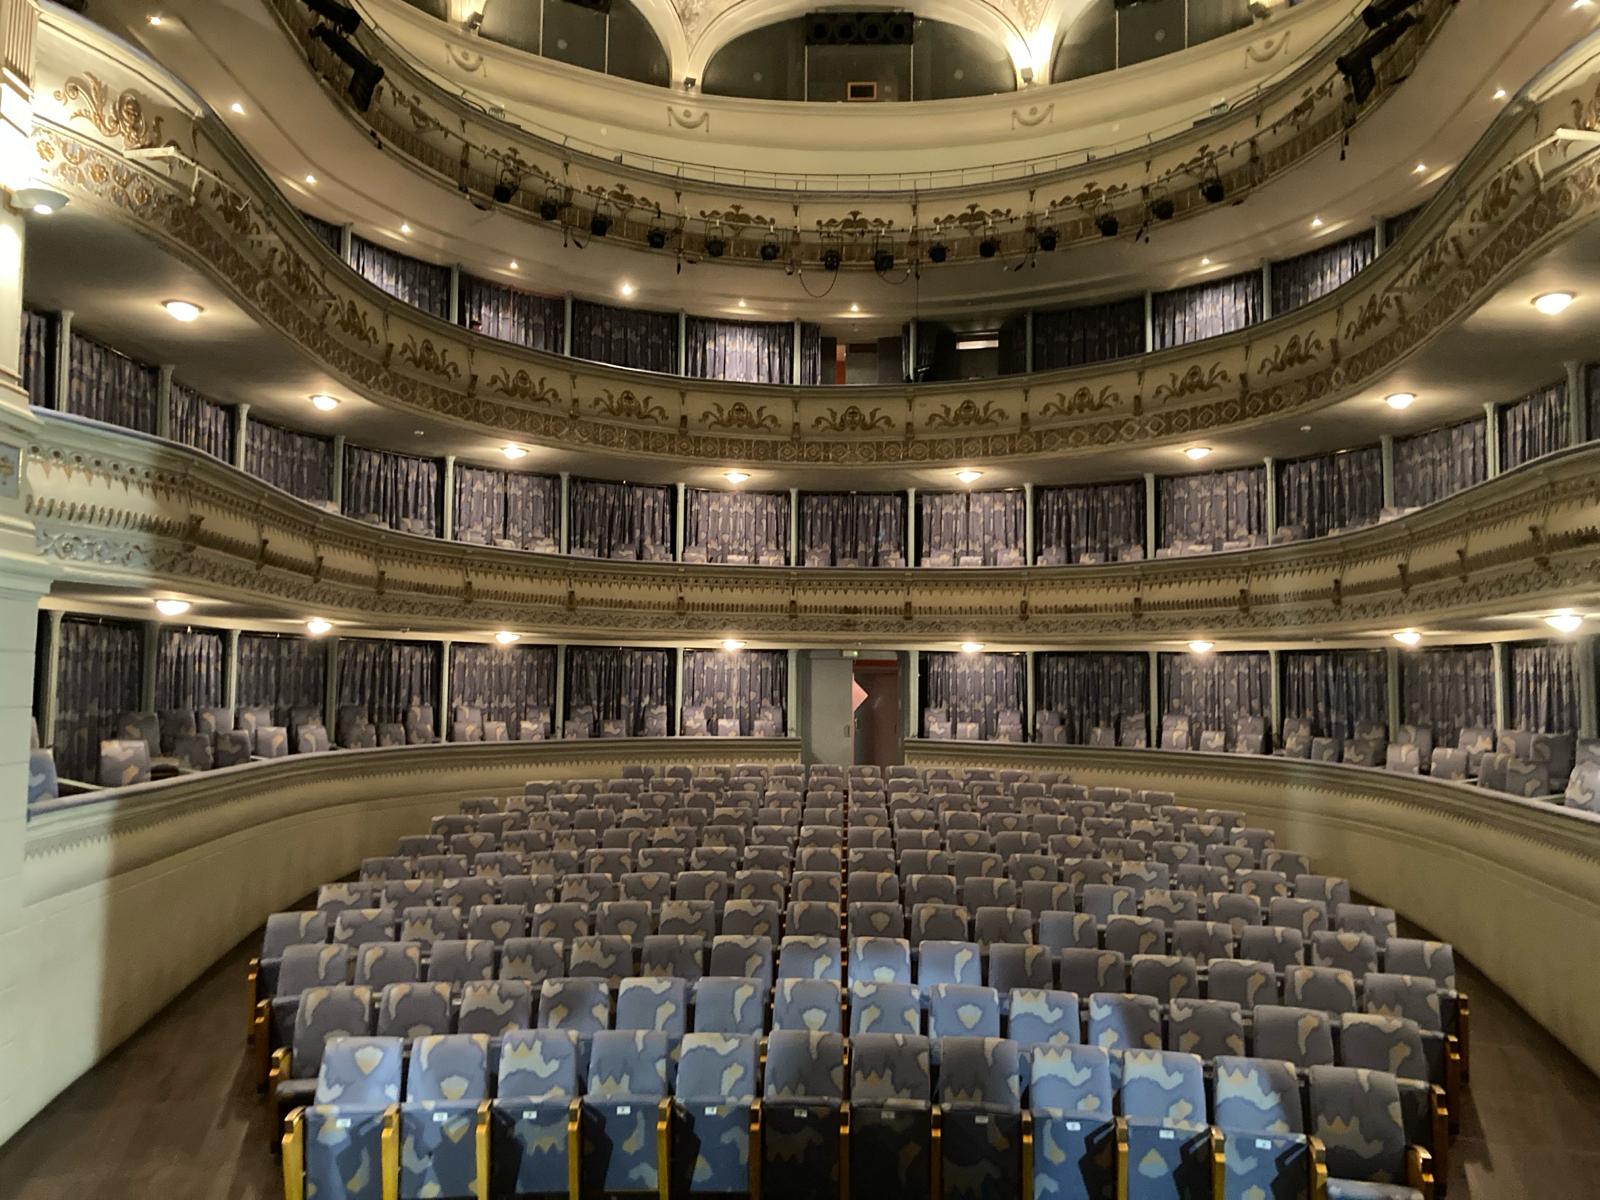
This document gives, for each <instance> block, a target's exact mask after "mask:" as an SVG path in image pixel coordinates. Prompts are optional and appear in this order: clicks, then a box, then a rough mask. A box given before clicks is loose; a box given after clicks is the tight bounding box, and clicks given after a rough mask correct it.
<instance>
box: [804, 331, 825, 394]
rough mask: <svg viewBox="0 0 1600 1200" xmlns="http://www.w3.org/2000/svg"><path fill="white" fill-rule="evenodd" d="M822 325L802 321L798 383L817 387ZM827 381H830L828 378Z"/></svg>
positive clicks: (820, 362)
mask: <svg viewBox="0 0 1600 1200" xmlns="http://www.w3.org/2000/svg"><path fill="white" fill-rule="evenodd" d="M822 365H823V364H822V326H821V325H812V324H811V323H810V322H804V323H802V324H801V326H800V384H801V386H802V387H817V386H819V385H820V384H821V383H822V382H823V378H822ZM827 382H828V383H832V382H833V380H832V379H831V378H830V379H828V380H827Z"/></svg>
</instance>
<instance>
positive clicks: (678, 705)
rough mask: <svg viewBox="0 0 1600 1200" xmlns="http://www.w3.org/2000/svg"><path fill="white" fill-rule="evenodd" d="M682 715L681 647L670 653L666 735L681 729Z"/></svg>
mask: <svg viewBox="0 0 1600 1200" xmlns="http://www.w3.org/2000/svg"><path fill="white" fill-rule="evenodd" d="M682 713H683V647H682V646H678V647H676V648H675V649H674V650H673V651H672V711H671V712H670V713H668V714H667V733H668V734H669V735H670V734H671V733H673V731H675V730H680V729H682V727H683V723H682V721H681V720H680V719H679V718H680V717H681V715H682Z"/></svg>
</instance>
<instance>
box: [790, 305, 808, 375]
mask: <svg viewBox="0 0 1600 1200" xmlns="http://www.w3.org/2000/svg"><path fill="white" fill-rule="evenodd" d="M803 336H804V334H803V333H802V331H801V328H800V318H799V317H796V318H795V319H794V337H793V339H792V340H791V342H790V343H789V382H790V383H792V384H794V385H796V386H797V387H798V386H799V384H800V379H801V376H802V375H804V374H805V372H804V371H802V370H801V368H802V367H803V366H804V365H805V355H804V353H803V352H802V351H801V349H800V342H801V338H802V337H803Z"/></svg>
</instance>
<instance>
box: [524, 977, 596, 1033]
mask: <svg viewBox="0 0 1600 1200" xmlns="http://www.w3.org/2000/svg"><path fill="white" fill-rule="evenodd" d="M610 1024H611V987H610V985H609V984H607V983H606V981H605V980H603V979H546V980H545V981H544V983H543V984H541V985H540V987H539V1028H541V1029H570V1030H572V1031H574V1032H575V1033H579V1034H593V1033H598V1032H599V1031H600V1030H602V1029H606V1028H608V1027H609V1026H610Z"/></svg>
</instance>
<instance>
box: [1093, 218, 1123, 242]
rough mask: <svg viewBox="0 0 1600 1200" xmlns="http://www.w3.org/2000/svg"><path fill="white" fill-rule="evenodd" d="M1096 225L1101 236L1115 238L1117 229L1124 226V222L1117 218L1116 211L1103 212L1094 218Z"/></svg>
mask: <svg viewBox="0 0 1600 1200" xmlns="http://www.w3.org/2000/svg"><path fill="white" fill-rule="evenodd" d="M1094 227H1095V228H1096V229H1098V230H1099V231H1100V236H1101V237H1108V238H1114V237H1116V236H1117V231H1118V230H1119V229H1121V228H1122V222H1121V221H1119V220H1117V214H1116V213H1114V212H1103V213H1101V214H1100V215H1099V216H1097V217H1095V219H1094Z"/></svg>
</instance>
